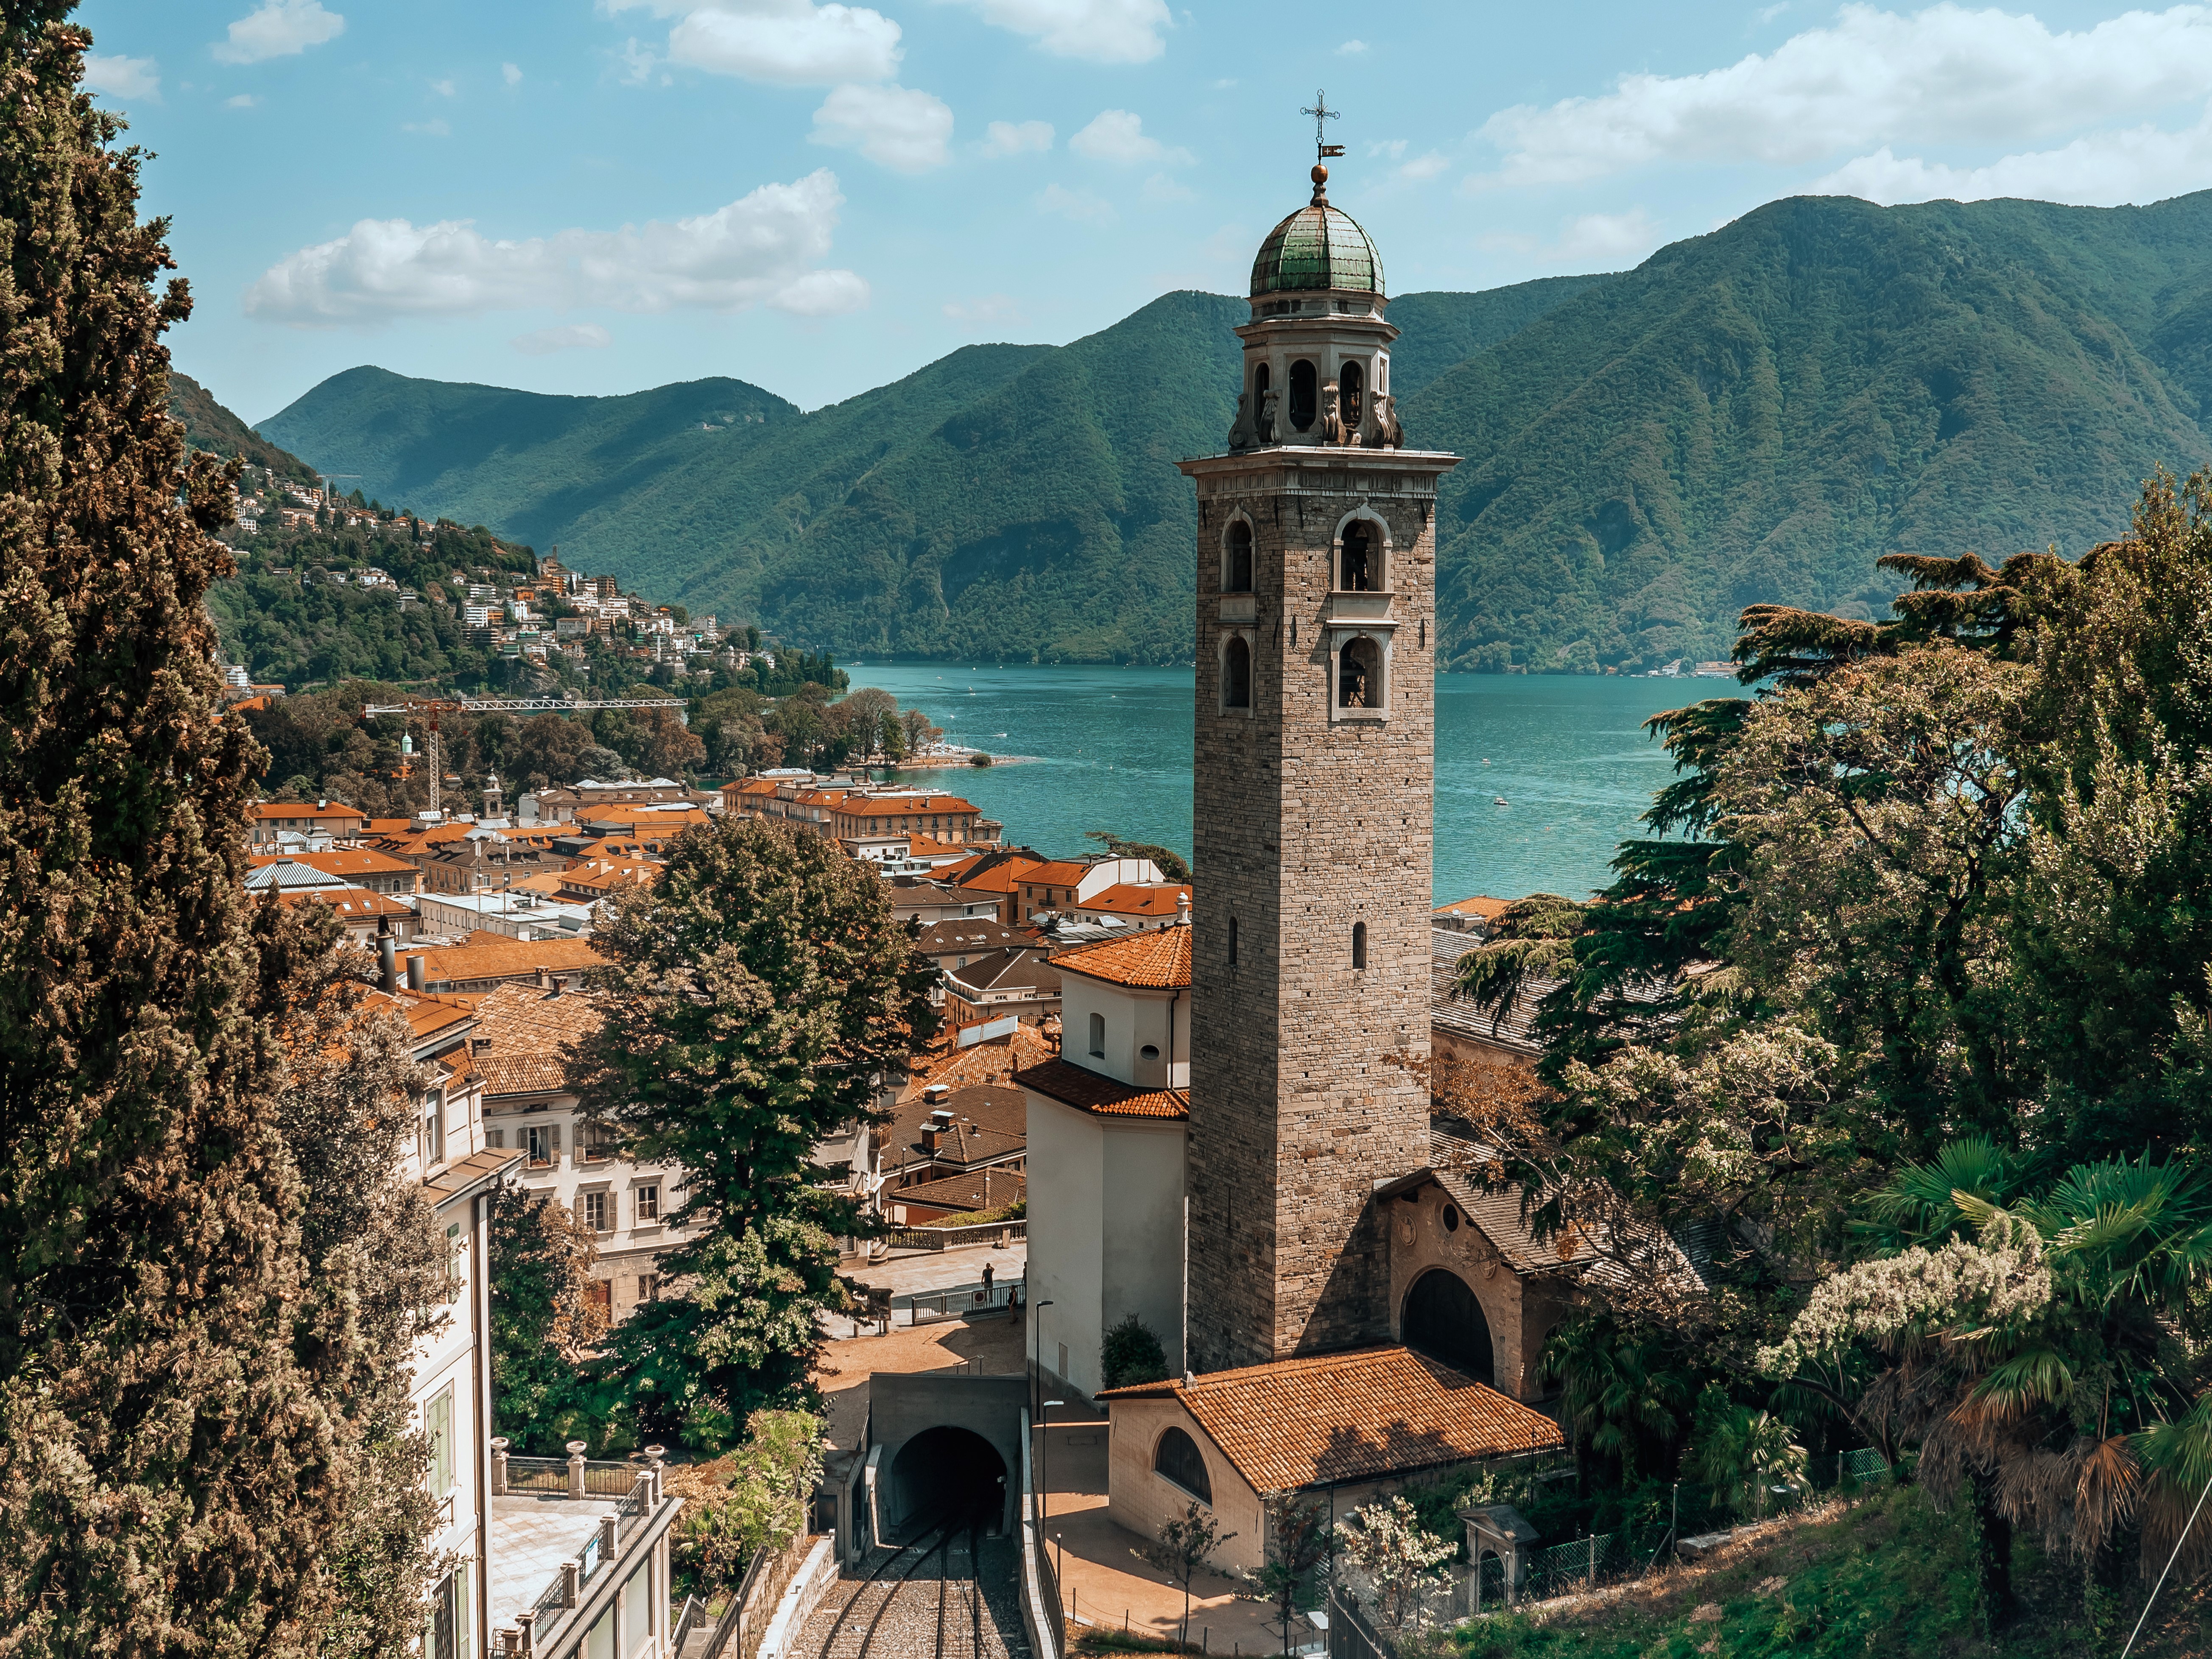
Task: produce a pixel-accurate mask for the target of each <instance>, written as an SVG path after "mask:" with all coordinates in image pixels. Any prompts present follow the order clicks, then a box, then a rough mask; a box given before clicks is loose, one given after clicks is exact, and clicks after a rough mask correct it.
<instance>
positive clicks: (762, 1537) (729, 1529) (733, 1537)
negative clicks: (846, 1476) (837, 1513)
mask: <svg viewBox="0 0 2212 1659" xmlns="http://www.w3.org/2000/svg"><path fill="white" fill-rule="evenodd" d="M822 1450H823V1435H822V1419H820V1418H818V1417H816V1416H814V1415H812V1414H811V1413H807V1412H779V1411H757V1412H755V1413H752V1415H751V1416H750V1417H748V1418H747V1419H745V1440H744V1444H743V1445H742V1446H740V1447H738V1449H737V1450H736V1451H735V1452H733V1453H732V1454H730V1455H728V1456H726V1457H722V1458H718V1459H716V1460H715V1461H714V1462H712V1463H708V1464H703V1465H698V1466H695V1468H694V1470H693V1471H691V1472H690V1473H688V1474H686V1475H685V1476H684V1477H682V1478H681V1479H680V1480H678V1483H677V1489H678V1491H679V1492H681V1493H682V1494H683V1496H684V1500H685V1504H684V1517H683V1520H682V1521H681V1522H679V1523H678V1528H677V1533H676V1548H675V1558H676V1568H677V1571H678V1574H679V1575H681V1576H682V1577H686V1578H688V1579H690V1589H691V1592H692V1593H693V1594H696V1595H701V1596H702V1598H704V1599H706V1600H708V1601H712V1600H713V1599H714V1597H715V1595H717V1594H720V1593H723V1592H726V1591H729V1590H732V1589H736V1588H737V1585H738V1580H739V1579H740V1578H741V1577H742V1576H743V1574H744V1570H745V1567H746V1565H747V1564H748V1563H749V1562H750V1561H751V1559H752V1558H753V1557H754V1556H755V1555H756V1554H757V1553H759V1552H760V1551H762V1550H764V1549H768V1550H774V1549H781V1548H782V1547H784V1546H785V1545H787V1544H788V1543H790V1542H791V1541H792V1540H793V1539H794V1538H797V1537H799V1535H800V1534H802V1533H804V1532H805V1529H806V1519H807V1506H808V1504H809V1503H810V1502H811V1500H812V1498H813V1495H814V1489H815V1487H816V1486H817V1485H819V1484H820V1482H821V1479H822Z"/></svg>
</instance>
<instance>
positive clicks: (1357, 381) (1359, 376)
mask: <svg viewBox="0 0 2212 1659" xmlns="http://www.w3.org/2000/svg"><path fill="white" fill-rule="evenodd" d="M1336 385H1337V391H1338V394H1339V396H1340V398H1341V399H1342V404H1343V410H1344V429H1345V431H1346V433H1347V434H1350V433H1354V432H1357V431H1358V430H1359V420H1360V416H1361V414H1362V412H1363V411H1364V410H1365V409H1366V407H1367V371H1366V370H1365V369H1364V368H1360V366H1359V364H1358V361H1357V360H1356V359H1355V360H1354V361H1352V362H1347V363H1346V364H1345V365H1344V367H1343V368H1340V369H1338V370H1337V371H1336Z"/></svg>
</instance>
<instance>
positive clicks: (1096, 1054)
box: [1091, 1014, 1106, 1060]
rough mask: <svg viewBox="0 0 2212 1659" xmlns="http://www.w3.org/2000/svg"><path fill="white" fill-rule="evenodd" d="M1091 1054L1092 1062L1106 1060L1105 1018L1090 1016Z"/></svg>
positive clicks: (1098, 1015)
mask: <svg viewBox="0 0 2212 1659" xmlns="http://www.w3.org/2000/svg"><path fill="white" fill-rule="evenodd" d="M1091 1058H1092V1059H1094V1060H1103V1059H1105V1058H1106V1016H1105V1015H1103V1014H1093V1015H1091Z"/></svg>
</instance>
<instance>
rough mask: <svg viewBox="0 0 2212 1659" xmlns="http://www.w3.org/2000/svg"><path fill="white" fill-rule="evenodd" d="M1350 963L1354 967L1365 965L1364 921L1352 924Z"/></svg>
mask: <svg viewBox="0 0 2212 1659" xmlns="http://www.w3.org/2000/svg"><path fill="white" fill-rule="evenodd" d="M1366 966H1367V924H1366V923H1365V922H1364V921H1355V922H1353V923H1352V967H1353V968H1354V969H1362V968H1364V967H1366Z"/></svg>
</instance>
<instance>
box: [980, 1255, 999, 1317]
mask: <svg viewBox="0 0 2212 1659" xmlns="http://www.w3.org/2000/svg"><path fill="white" fill-rule="evenodd" d="M998 1273H999V1270H998V1268H997V1267H995V1266H994V1265H993V1264H992V1263H990V1262H988V1261H986V1262H985V1263H984V1264H983V1305H984V1306H985V1307H989V1306H990V1305H991V1281H992V1280H993V1279H995V1278H997V1277H998Z"/></svg>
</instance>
